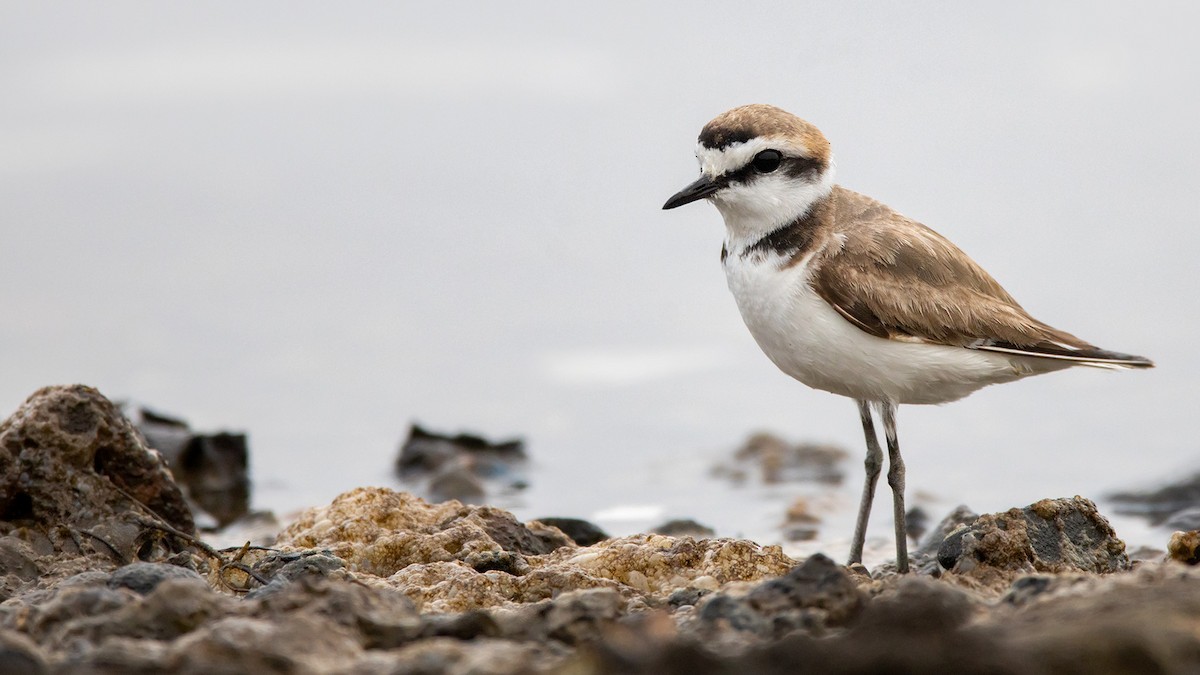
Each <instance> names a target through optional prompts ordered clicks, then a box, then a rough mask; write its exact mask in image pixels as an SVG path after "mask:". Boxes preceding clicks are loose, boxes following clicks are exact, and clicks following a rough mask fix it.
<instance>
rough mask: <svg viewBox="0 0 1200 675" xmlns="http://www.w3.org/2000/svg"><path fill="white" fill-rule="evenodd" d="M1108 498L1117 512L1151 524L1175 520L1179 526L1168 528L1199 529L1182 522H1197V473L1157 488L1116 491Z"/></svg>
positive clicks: (1199, 503) (1199, 485)
mask: <svg viewBox="0 0 1200 675" xmlns="http://www.w3.org/2000/svg"><path fill="white" fill-rule="evenodd" d="M1108 498H1109V500H1110V501H1112V503H1113V507H1114V508H1115V510H1116V512H1117V513H1120V514H1122V515H1129V516H1141V517H1143V518H1146V519H1147V520H1149V521H1150V524H1151V525H1162V524H1164V523H1166V522H1168V521H1171V520H1176V521H1179V523H1180V524H1177V525H1172V526H1171V527H1176V528H1178V529H1198V528H1195V527H1188V526H1187V523H1186V522H1184V521H1185V520H1186V521H1194V520H1196V518H1197V516H1196V513H1197V511H1198V510H1200V473H1194V474H1192V475H1190V476H1187V477H1185V478H1183V479H1181V480H1178V481H1175V482H1172V483H1169V484H1167V485H1164V486H1162V487H1159V488H1151V489H1145V490H1130V491H1127V492H1117V493H1114V494H1111V495H1109V496H1108Z"/></svg>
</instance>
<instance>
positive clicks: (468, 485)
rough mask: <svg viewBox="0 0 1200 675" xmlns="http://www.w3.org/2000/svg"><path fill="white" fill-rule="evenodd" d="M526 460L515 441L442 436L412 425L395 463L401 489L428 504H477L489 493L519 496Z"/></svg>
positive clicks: (518, 441) (517, 441) (522, 447)
mask: <svg viewBox="0 0 1200 675" xmlns="http://www.w3.org/2000/svg"><path fill="white" fill-rule="evenodd" d="M526 459H527V456H526V454H525V443H524V442H523V441H521V440H520V439H512V440H508V441H501V442H495V443H494V442H492V441H488V440H486V439H484V438H483V437H481V436H475V435H472V434H457V435H453V436H452V435H446V434H439V433H435V432H431V431H428V430H426V429H424V428H422V427H420V426H418V425H416V424H413V425H412V426H411V427H410V428H409V432H408V438H407V439H406V440H405V441H404V443H403V444H402V445H401V447H400V454H399V456H398V457H397V458H396V473H397V474H398V475H399V476H400V479H401V480H403V481H404V482H405V484H406V485H408V486H409V487H412V488H414V489H416V490H417V491H418V492H420V493H421V494H422V495H423V496H425V497H428V498H429V499H431V500H433V501H438V502H442V501H449V500H458V501H461V502H466V503H471V504H479V503H482V502H483V501H485V500H486V498H487V496H488V495H489V494H491V493H492V492H495V491H502V490H508V491H510V490H519V489H522V488H524V486H525V485H526V480H525V479H524V477H523V476H521V474H520V472H519V470H520V469H521V467H523V465H524V463H525V461H526Z"/></svg>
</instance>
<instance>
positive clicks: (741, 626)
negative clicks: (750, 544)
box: [698, 553, 866, 638]
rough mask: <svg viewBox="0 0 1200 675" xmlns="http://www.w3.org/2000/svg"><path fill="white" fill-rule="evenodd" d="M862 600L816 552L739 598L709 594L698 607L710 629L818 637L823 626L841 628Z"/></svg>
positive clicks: (854, 586)
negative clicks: (799, 634)
mask: <svg viewBox="0 0 1200 675" xmlns="http://www.w3.org/2000/svg"><path fill="white" fill-rule="evenodd" d="M865 603H866V596H865V595H864V594H863V593H862V591H860V590H859V588H858V585H857V584H856V583H855V582H854V580H853V579H852V578H851V577H850V575H849V574H847V572H846V570H845V568H843V567H842V566H841V565H838V564H837V563H835V562H833V561H832V560H830V559H829V558H827V557H826V556H824V555H821V554H819V553H818V554H816V555H813V556H810V557H809V558H808V559H807V560H805V561H804V562H803V563H801V564H800V565H797V566H796V567H794V568H792V570H791V571H789V572H788V573H787V574H785V575H783V576H782V577H778V578H775V579H768V580H767V581H764V582H762V583H760V584H758V585H757V586H755V587H754V588H753V589H752V590H751V591H750V592H749V593H747V594H746V595H744V596H740V597H739V596H732V595H729V594H727V593H724V592H720V593H714V594H712V595H710V596H708V597H706V598H704V599H703V600H702V601H701V603H700V605H699V606H698V609H699V618H700V621H701V623H703V624H707V626H708V628H707V629H706V630H707V631H708V632H710V633H711V632H714V631H719V630H721V628H722V627H724V626H728V627H729V628H732V629H733V630H737V631H743V632H748V633H753V634H756V635H757V636H759V637H761V638H778V637H780V636H782V635H784V634H786V633H789V632H792V631H796V630H803V631H805V632H808V633H812V634H815V635H820V634H822V633H824V632H825V631H826V629H828V628H831V627H838V626H845V625H847V624H848V623H850V622H851V621H852V620H853V619H854V617H856V616H857V615H858V613H859V612H860V611H861V610H862V608H863V605H864V604H865Z"/></svg>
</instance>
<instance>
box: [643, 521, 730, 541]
mask: <svg viewBox="0 0 1200 675" xmlns="http://www.w3.org/2000/svg"><path fill="white" fill-rule="evenodd" d="M650 532H652V533H653V534H664V535H666V536H668V537H696V538H697V539H704V538H706V537H711V536H713V535H715V534H716V533H717V531H716V530H714V529H712V528H711V527H709V526H707V525H701V524H700V523H697V522H696V521H694V520H692V519H691V518H675V519H673V520H668V521H667V522H665V523H662V524H661V525H656V526H654V527H652V528H650Z"/></svg>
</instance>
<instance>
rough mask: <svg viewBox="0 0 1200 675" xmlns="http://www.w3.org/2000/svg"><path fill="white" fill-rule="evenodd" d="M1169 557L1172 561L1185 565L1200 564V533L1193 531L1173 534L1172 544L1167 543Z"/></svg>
mask: <svg viewBox="0 0 1200 675" xmlns="http://www.w3.org/2000/svg"><path fill="white" fill-rule="evenodd" d="M1167 555H1169V556H1170V557H1171V560H1176V561H1179V562H1181V563H1183V564H1185V565H1195V564H1196V563H1200V532H1198V531H1196V530H1191V531H1188V532H1175V533H1174V534H1172V535H1171V540H1170V542H1168V543H1167Z"/></svg>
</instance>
